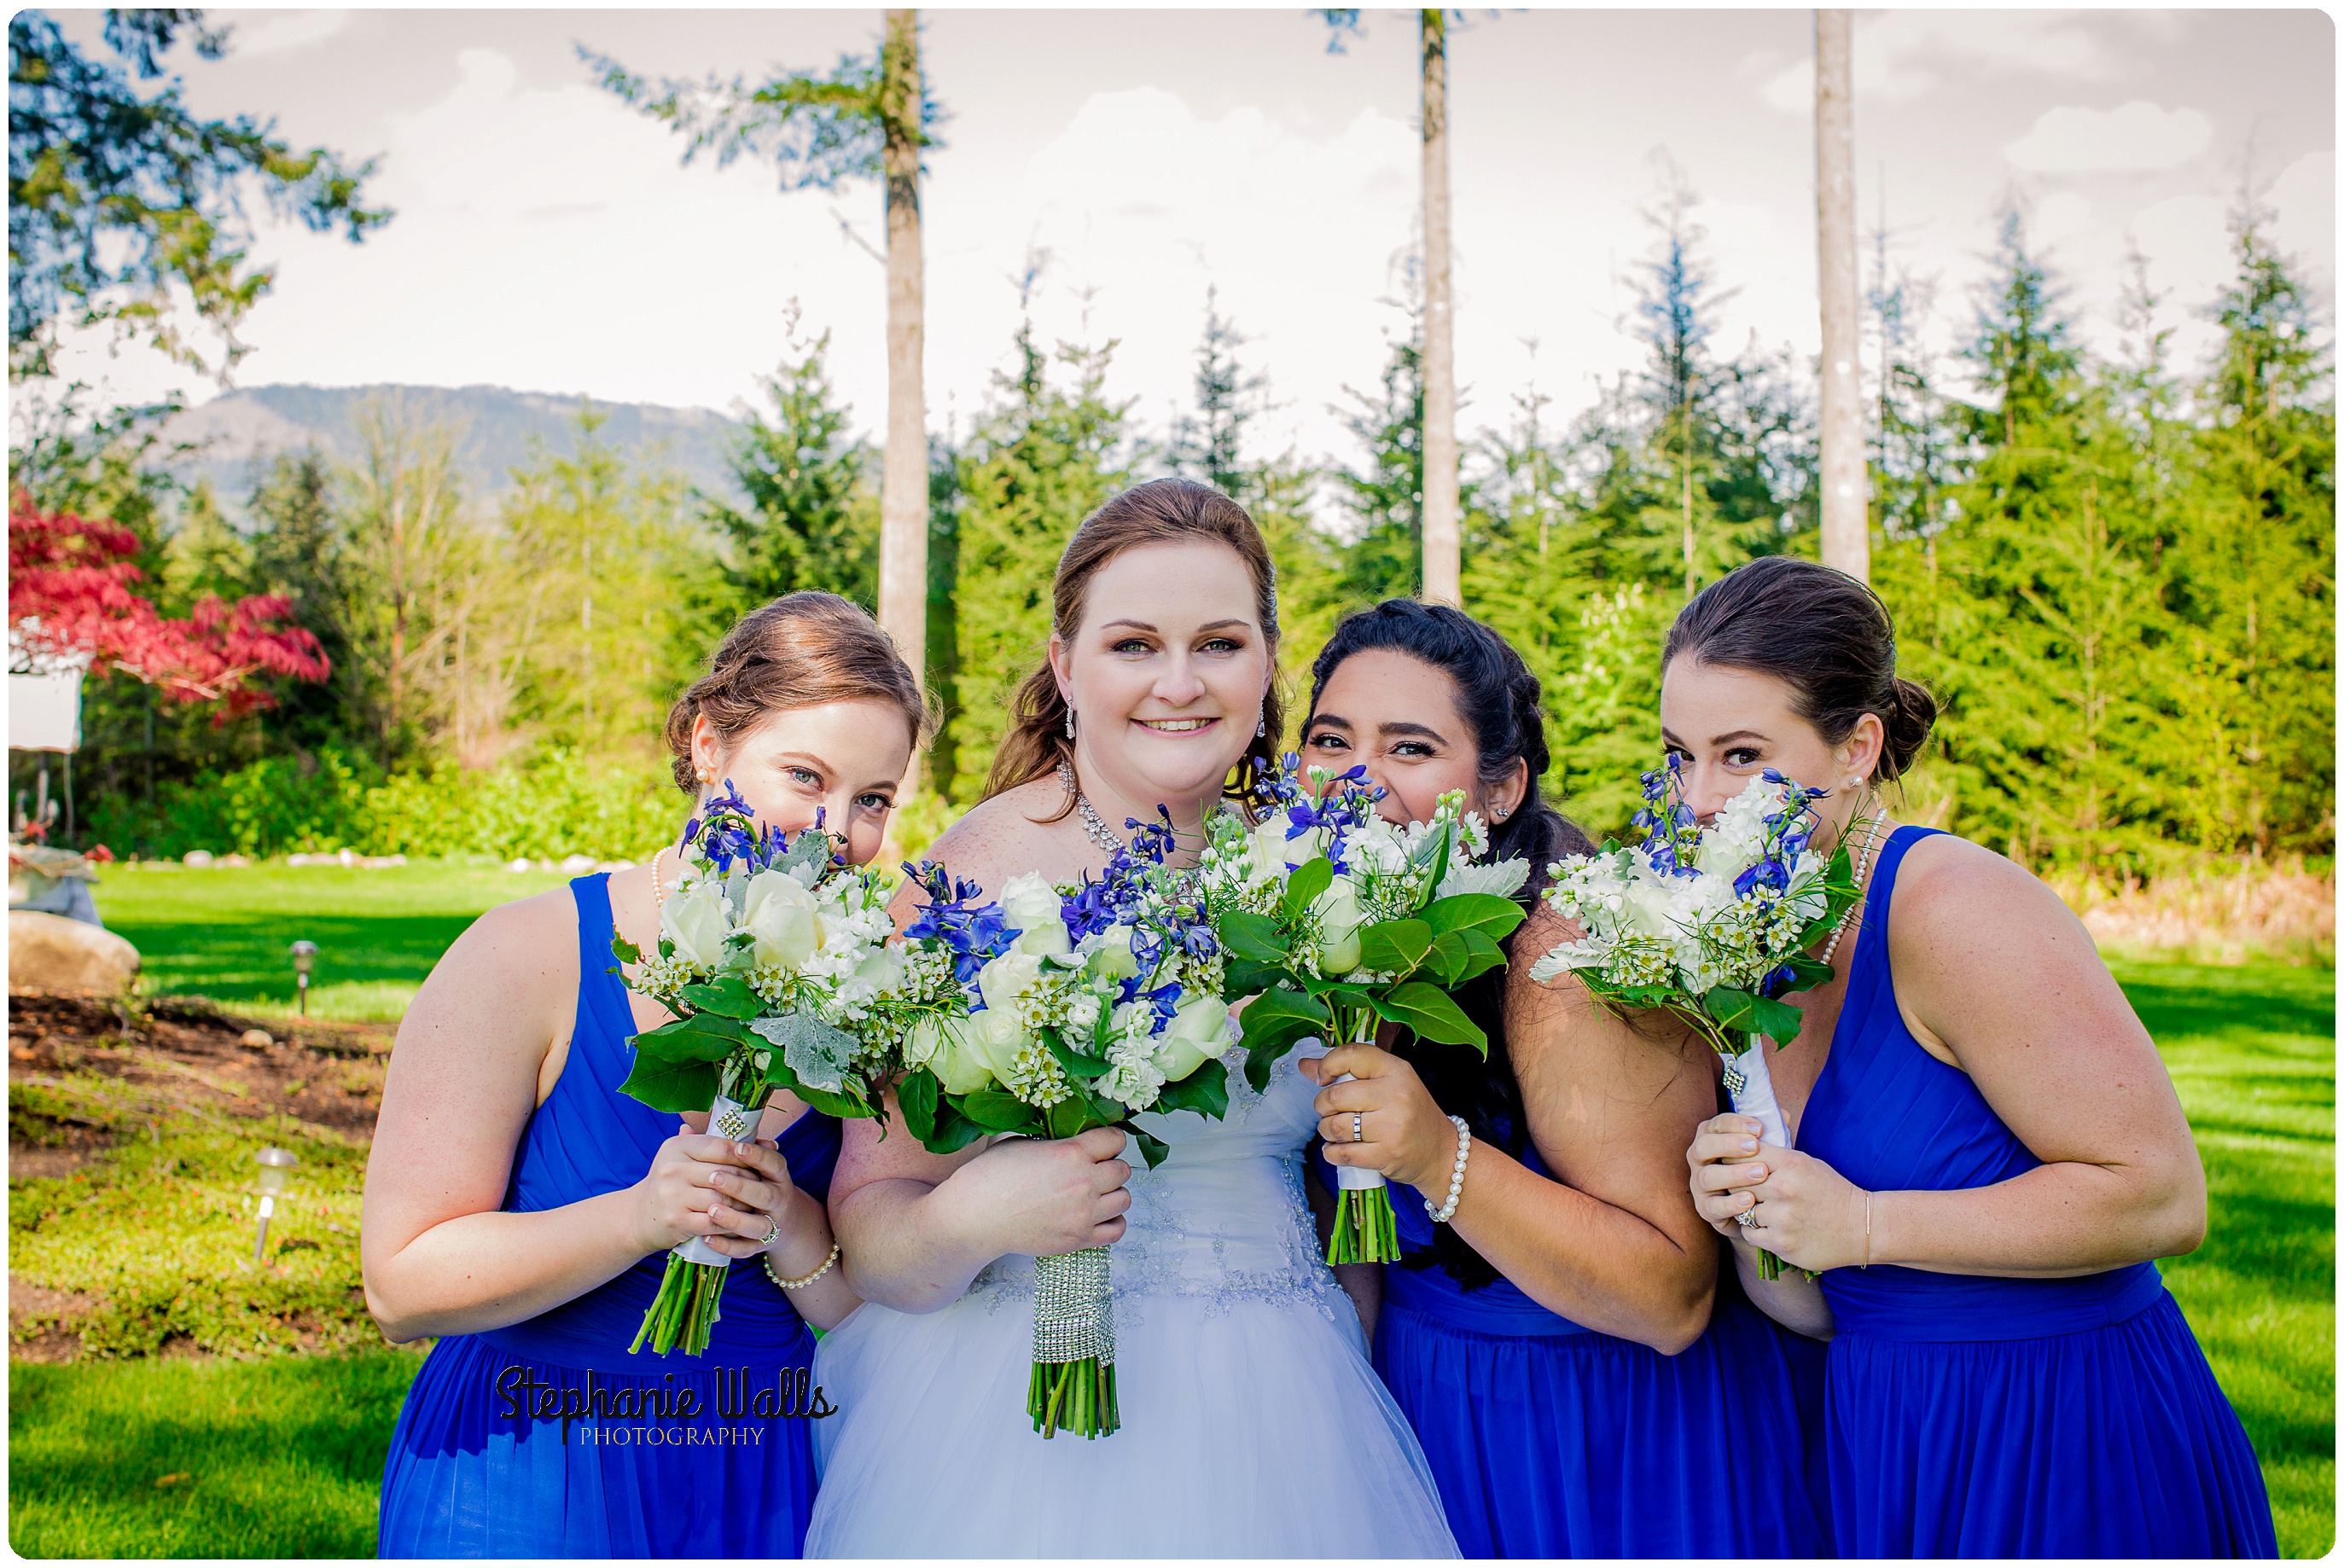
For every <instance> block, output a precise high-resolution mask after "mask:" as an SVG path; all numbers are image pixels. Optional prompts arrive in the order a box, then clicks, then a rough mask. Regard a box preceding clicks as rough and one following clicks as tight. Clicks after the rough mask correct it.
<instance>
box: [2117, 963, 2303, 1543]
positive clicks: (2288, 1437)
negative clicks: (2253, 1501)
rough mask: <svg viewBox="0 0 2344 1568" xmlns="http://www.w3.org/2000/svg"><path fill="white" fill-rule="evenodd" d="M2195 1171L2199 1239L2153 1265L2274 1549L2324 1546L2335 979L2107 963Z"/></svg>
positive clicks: (2274, 971)
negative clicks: (2154, 1061) (2176, 1307)
mask: <svg viewBox="0 0 2344 1568" xmlns="http://www.w3.org/2000/svg"><path fill="white" fill-rule="evenodd" d="M2110 967H2111V968H2113V969H2114V970H2116V974H2117V980H2120V981H2122V982H2123V984H2124V988H2125V994H2126V995H2127V996H2128V997H2130V998H2131V999H2132V1004H2133V1006H2134V1008H2135V1009H2136V1010H2138V1012H2139V1013H2140V1016H2141V1019H2142V1021H2144V1022H2146V1023H2147V1025H2148V1029H2149V1032H2150V1033H2151V1034H2153V1035H2155V1036H2156V1037H2157V1046H2158V1049H2159V1050H2162V1051H2163V1052H2164V1055H2165V1060H2166V1065H2167V1067H2168V1068H2170V1069H2171V1070H2172V1072H2173V1081H2174V1082H2175V1084H2176V1085H2177V1087H2178V1088H2179V1089H2180V1091H2181V1103H2182V1106H2183V1108H2184V1109H2185V1110H2187V1111H2188V1113H2189V1124H2190V1127H2191V1129H2192V1130H2193V1131H2195V1132H2196V1133H2197V1148H2198V1151H2199V1152H2200V1153H2201V1154H2202V1155H2203V1156H2204V1158H2205V1161H2206V1185H2207V1191H2208V1199H2209V1205H2210V1209H2209V1222H2208V1226H2207V1231H2206V1243H2205V1245H2204V1246H2202V1247H2200V1248H2198V1249H2197V1251H2196V1252H2193V1253H2192V1254H2190V1255H2189V1256H2188V1257H2187V1258H2177V1259H2173V1260H2171V1261H2167V1262H2166V1263H2165V1264H2164V1265H2163V1267H2164V1270H2165V1278H2166V1282H2167V1284H2168V1285H2170V1286H2171V1288H2172V1291H2173V1294H2174V1297H2175V1299H2177V1301H2179V1302H2180V1303H2181V1307H2182V1311H2183V1312H2185V1313H2187V1316H2188V1319H2189V1325H2190V1327H2191V1328H2193V1329H2195V1330H2196V1331H2197V1338H2198V1341H2199V1342H2200V1343H2202V1344H2204V1346H2205V1347H2206V1355H2207V1358H2208V1360H2209V1361H2211V1362H2213V1364H2214V1372H2215V1375H2216V1376H2217V1377H2218V1378H2219V1379H2220V1380H2221V1383H2222V1388H2223V1391H2224V1392H2227V1393H2228V1395H2229V1396H2230V1402H2231V1403H2232V1404H2233V1405H2235V1406H2237V1407H2238V1415H2239V1417H2240V1419H2241V1420H2243V1421H2244V1422H2246V1427H2247V1434H2248V1436H2249V1437H2251V1438H2252V1439H2253V1440H2254V1444H2255V1452H2257V1453H2258V1454H2259V1455H2260V1456H2261V1458H2262V1462H2263V1475H2264V1478H2265V1479H2266V1480H2267V1481H2268V1483H2269V1484H2270V1494H2271V1508H2272V1511H2273V1512H2274V1513H2276V1514H2277V1515H2278V1542H2279V1550H2280V1551H2281V1552H2282V1553H2285V1554H2286V1555H2288V1556H2289V1557H2317V1556H2320V1555H2322V1554H2323V1553H2326V1552H2327V1551H2328V1549H2329V1547H2330V1546H2332V1545H2333V1544H2334V1543H2335V1541H2336V1421H2335V1405H2336V1398H2335V1391H2336V1161H2335V1150H2336V1142H2335V1140H2336V973H2335V971H2334V970H2317V969H2282V968H2259V967H2248V968H2238V969H2228V968H2223V969H2216V968H2200V967H2195V966H2184V965H2177V964H2157V963H2141V962H2119V963H2117V964H2114V965H2111V966H2110Z"/></svg>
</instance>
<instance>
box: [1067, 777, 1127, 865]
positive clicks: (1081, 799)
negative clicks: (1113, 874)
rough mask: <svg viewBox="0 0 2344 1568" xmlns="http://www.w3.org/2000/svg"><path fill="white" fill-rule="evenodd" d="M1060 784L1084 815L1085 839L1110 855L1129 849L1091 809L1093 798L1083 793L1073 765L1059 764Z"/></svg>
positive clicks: (1077, 809)
mask: <svg viewBox="0 0 2344 1568" xmlns="http://www.w3.org/2000/svg"><path fill="white" fill-rule="evenodd" d="M1058 782H1060V783H1061V784H1064V785H1065V786H1066V793H1067V794H1069V795H1072V796H1073V797H1074V798H1075V809H1076V811H1078V812H1080V813H1081V814H1082V819H1083V833H1084V836H1085V837H1086V838H1088V839H1090V841H1091V842H1092V843H1094V844H1096V845H1097V846H1098V847H1099V848H1100V849H1105V850H1106V852H1107V853H1108V854H1110V855H1112V854H1114V853H1116V851H1117V850H1119V849H1126V848H1127V847H1128V846H1127V845H1126V844H1125V843H1124V841H1123V840H1122V839H1118V838H1116V836H1115V830H1114V829H1111V828H1109V827H1108V826H1107V825H1106V823H1105V822H1103V821H1101V820H1099V814H1098V813H1097V812H1096V810H1094V809H1091V798H1090V797H1089V796H1087V795H1086V794H1084V793H1083V787H1082V785H1081V784H1080V783H1078V782H1077V781H1076V779H1075V765H1074V764H1073V763H1071V762H1061V763H1059V764H1058Z"/></svg>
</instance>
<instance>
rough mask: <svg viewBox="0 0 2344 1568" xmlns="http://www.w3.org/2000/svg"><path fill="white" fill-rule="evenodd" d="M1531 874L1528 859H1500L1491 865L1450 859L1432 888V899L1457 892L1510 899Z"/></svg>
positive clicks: (1455, 894)
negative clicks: (1438, 884)
mask: <svg viewBox="0 0 2344 1568" xmlns="http://www.w3.org/2000/svg"><path fill="white" fill-rule="evenodd" d="M1530 874H1531V863H1530V862H1529V861H1528V860H1500V861H1499V862H1497V863H1496V864H1495V865H1490V866H1480V865H1476V864H1474V863H1473V862H1472V861H1470V860H1451V861H1450V862H1449V869H1448V870H1447V871H1446V872H1444V873H1443V874H1442V876H1441V879H1440V887H1438V888H1436V889H1434V890H1433V892H1432V896H1433V897H1434V898H1436V899H1449V898H1454V897H1456V896H1457V895H1458V894H1460V893H1494V894H1496V895H1497V896H1498V897H1499V898H1501V899H1510V898H1512V897H1513V896H1514V895H1515V894H1516V893H1518V892H1520V891H1521V889H1522V881H1523V879H1525V878H1527V877H1528V876H1529V875H1530Z"/></svg>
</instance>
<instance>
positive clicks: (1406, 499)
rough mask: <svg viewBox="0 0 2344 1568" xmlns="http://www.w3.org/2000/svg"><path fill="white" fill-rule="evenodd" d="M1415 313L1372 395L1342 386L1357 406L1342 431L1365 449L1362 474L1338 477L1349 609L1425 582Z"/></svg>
mask: <svg viewBox="0 0 2344 1568" xmlns="http://www.w3.org/2000/svg"><path fill="white" fill-rule="evenodd" d="M1386 342H1387V345H1388V347H1389V356H1388V357H1387V358H1386V359H1385V361H1384V368H1383V374H1382V377H1381V378H1380V380H1379V384H1378V386H1377V387H1376V388H1375V390H1374V391H1372V392H1361V391H1359V389H1358V388H1356V387H1344V388H1343V390H1344V392H1345V393H1346V394H1347V395H1348V396H1349V397H1350V399H1351V401H1352V403H1353V405H1354V407H1351V408H1350V409H1349V410H1348V411H1344V412H1343V413H1342V420H1343V427H1344V428H1346V429H1348V430H1349V431H1350V433H1351V435H1352V436H1353V437H1354V438H1356V439H1357V440H1358V441H1359V444H1360V445H1361V446H1363V447H1366V448H1367V456H1368V460H1367V466H1366V467H1364V468H1359V469H1352V468H1341V469H1338V470H1337V471H1336V475H1335V478H1336V482H1337V485H1338V486H1339V488H1340V489H1341V491H1342V492H1343V504H1344V506H1345V508H1346V509H1348V510H1349V512H1350V514H1351V517H1352V520H1353V529H1352V534H1351V537H1350V538H1349V540H1347V541H1346V546H1345V549H1344V552H1343V553H1344V568H1345V569H1344V574H1343V583H1342V590H1341V591H1342V599H1343V603H1344V604H1345V606H1346V607H1347V608H1358V607H1360V606H1364V605H1371V604H1376V603H1378V602H1379V601H1381V600H1383V599H1387V598H1409V597H1412V596H1413V595H1414V594H1415V593H1416V592H1417V590H1418V588H1420V587H1421V586H1422V584H1423V581H1424V373H1423V345H1422V342H1421V332H1420V320H1419V317H1418V315H1417V313H1416V312H1415V311H1413V310H1411V311H1410V312H1409V334H1408V336H1407V337H1404V338H1393V337H1389V335H1387V337H1386Z"/></svg>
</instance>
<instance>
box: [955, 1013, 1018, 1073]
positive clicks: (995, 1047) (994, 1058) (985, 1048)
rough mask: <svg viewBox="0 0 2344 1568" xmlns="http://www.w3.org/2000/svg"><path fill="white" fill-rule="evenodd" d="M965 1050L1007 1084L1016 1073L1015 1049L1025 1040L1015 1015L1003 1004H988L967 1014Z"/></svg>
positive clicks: (985, 1069) (984, 1068)
mask: <svg viewBox="0 0 2344 1568" xmlns="http://www.w3.org/2000/svg"><path fill="white" fill-rule="evenodd" d="M968 1022H969V1030H968V1054H969V1056H970V1057H971V1058H972V1059H973V1060H975V1063H976V1065H977V1066H978V1067H980V1068H981V1069H983V1070H984V1071H985V1073H986V1074H987V1075H988V1076H989V1077H991V1078H992V1079H993V1081H995V1082H996V1083H999V1084H1002V1085H1003V1086H1007V1084H1008V1083H1009V1082H1010V1081H1011V1080H1012V1078H1014V1077H1015V1073H1016V1068H1017V1053H1018V1052H1019V1051H1020V1050H1024V1049H1025V1044H1026V1041H1027V1038H1028V1037H1027V1035H1026V1032H1025V1027H1024V1026H1023V1025H1022V1024H1020V1023H1019V1022H1018V1021H1017V1015H1016V1014H1015V1013H1014V1012H1011V1011H1009V1010H1007V1009H1005V1008H999V1009H996V1008H993V1007H987V1008H986V1009H985V1010H984V1011H983V1012H979V1013H972V1014H970V1015H969V1020H968Z"/></svg>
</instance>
